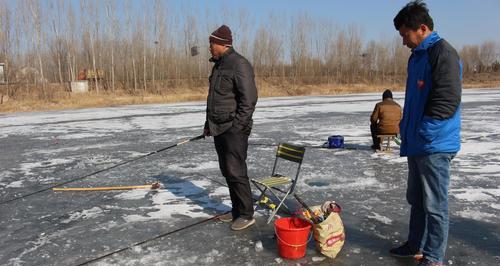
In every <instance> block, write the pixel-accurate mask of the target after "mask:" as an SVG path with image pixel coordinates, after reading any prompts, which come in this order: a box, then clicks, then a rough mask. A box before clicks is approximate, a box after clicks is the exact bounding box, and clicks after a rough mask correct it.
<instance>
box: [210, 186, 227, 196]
mask: <svg viewBox="0 0 500 266" xmlns="http://www.w3.org/2000/svg"><path fill="white" fill-rule="evenodd" d="M209 196H210V197H215V196H229V188H227V187H218V188H216V189H215V190H214V191H213V192H211V193H210V194H209Z"/></svg>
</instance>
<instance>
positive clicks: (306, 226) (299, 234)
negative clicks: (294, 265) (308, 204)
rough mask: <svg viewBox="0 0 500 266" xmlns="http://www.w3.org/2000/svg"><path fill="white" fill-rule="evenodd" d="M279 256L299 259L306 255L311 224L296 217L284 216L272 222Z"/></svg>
mask: <svg viewBox="0 0 500 266" xmlns="http://www.w3.org/2000/svg"><path fill="white" fill-rule="evenodd" d="M274 230H275V231H276V238H277V239H278V251H279V254H280V257H283V258H287V259H300V258H302V257H304V256H305V255H306V248H307V242H309V232H310V231H311V224H310V223H309V222H307V221H305V220H302V219H300V218H297V217H286V218H280V219H277V220H276V221H275V222H274Z"/></svg>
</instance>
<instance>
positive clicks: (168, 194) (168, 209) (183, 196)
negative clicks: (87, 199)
mask: <svg viewBox="0 0 500 266" xmlns="http://www.w3.org/2000/svg"><path fill="white" fill-rule="evenodd" d="M210 186H211V183H210V182H209V181H206V180H194V181H190V182H180V183H173V184H166V185H165V187H166V188H165V189H163V190H158V192H157V193H156V194H154V195H153V196H152V198H151V200H152V202H153V208H154V209H156V210H157V211H153V212H148V213H147V214H146V215H145V216H143V215H136V214H133V215H126V216H124V217H123V218H124V219H125V221H127V222H142V221H148V220H158V219H172V218H173V217H174V216H175V215H184V216H188V217H191V218H207V217H209V216H210V215H211V214H209V213H207V212H206V210H205V208H214V209H217V210H219V211H227V210H228V200H224V202H212V201H211V199H210V197H209V196H207V195H204V194H206V191H205V189H206V188H209V187H210ZM226 189H227V188H226ZM219 192H220V191H218V192H215V193H219ZM226 193H227V192H226ZM229 206H230V205H229Z"/></svg>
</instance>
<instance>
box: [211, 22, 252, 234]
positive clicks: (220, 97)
mask: <svg viewBox="0 0 500 266" xmlns="http://www.w3.org/2000/svg"><path fill="white" fill-rule="evenodd" d="M209 41H210V53H211V54H212V58H211V59H210V61H211V62H213V63H214V66H213V68H212V74H211V75H210V78H209V81H210V87H209V90H208V98H207V120H206V122H205V128H204V135H205V136H213V137H214V142H215V149H216V151H217V155H218V157H219V168H220V170H221V172H222V175H223V176H224V177H225V178H226V182H227V185H228V187H229V194H230V196H231V203H232V210H231V213H228V214H226V215H224V216H221V217H219V220H221V221H224V222H232V224H231V229H233V230H243V229H245V228H247V227H249V226H251V225H253V224H254V223H255V219H254V218H253V199H252V192H251V189H250V182H249V179H248V176H247V165H246V159H247V149H248V136H249V135H250V132H251V130H252V123H253V120H252V115H253V112H254V110H255V104H256V103H257V88H256V86H255V79H254V73H253V68H252V65H250V63H249V62H248V60H246V59H245V58H244V57H243V56H241V55H239V54H238V53H237V52H235V51H234V49H233V47H232V42H233V39H232V34H231V30H230V29H229V27H227V26H226V25H222V26H221V27H220V28H218V29H217V30H216V31H214V32H213V33H212V34H211V35H210V37H209Z"/></svg>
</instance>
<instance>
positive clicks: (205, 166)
mask: <svg viewBox="0 0 500 266" xmlns="http://www.w3.org/2000/svg"><path fill="white" fill-rule="evenodd" d="M166 168H167V169H168V170H171V171H178V172H183V173H197V172H203V171H204V170H212V169H219V163H218V162H217V161H208V162H202V163H181V164H170V165H167V167H166Z"/></svg>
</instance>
